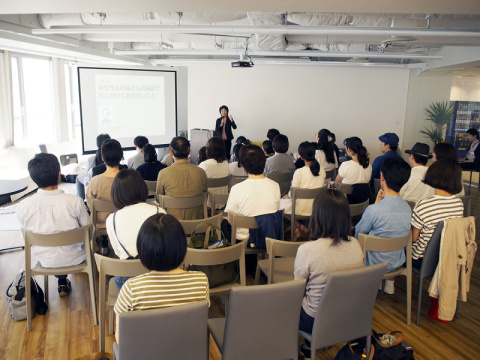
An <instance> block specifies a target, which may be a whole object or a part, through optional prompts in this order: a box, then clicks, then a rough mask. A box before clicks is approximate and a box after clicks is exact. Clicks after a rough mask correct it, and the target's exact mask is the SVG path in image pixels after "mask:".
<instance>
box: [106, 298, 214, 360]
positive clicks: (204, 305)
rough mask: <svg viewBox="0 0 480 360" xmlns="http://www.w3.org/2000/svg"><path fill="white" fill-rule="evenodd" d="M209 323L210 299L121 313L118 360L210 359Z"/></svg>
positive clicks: (116, 356) (115, 353)
mask: <svg viewBox="0 0 480 360" xmlns="http://www.w3.org/2000/svg"><path fill="white" fill-rule="evenodd" d="M207 320H208V302H207V301H206V300H203V301H197V302H193V303H190V304H185V305H179V306H172V307H169V308H163V309H153V310H144V311H131V312H127V313H123V314H120V316H119V317H118V326H119V334H118V336H119V338H118V344H116V343H115V344H114V355H115V359H117V360H123V359H127V360H128V359H142V360H148V359H152V360H153V359H158V358H159V357H160V354H161V358H162V359H165V360H168V359H171V360H176V359H194V360H196V359H198V360H207V359H208V341H209V339H208V329H207ZM161 324H163V325H161ZM166 324H168V326H167V325H166Z"/></svg>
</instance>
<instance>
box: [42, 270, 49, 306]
mask: <svg viewBox="0 0 480 360" xmlns="http://www.w3.org/2000/svg"><path fill="white" fill-rule="evenodd" d="M43 292H44V293H45V302H46V303H48V275H43Z"/></svg>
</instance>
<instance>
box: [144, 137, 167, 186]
mask: <svg viewBox="0 0 480 360" xmlns="http://www.w3.org/2000/svg"><path fill="white" fill-rule="evenodd" d="M142 151H143V159H144V160H145V163H143V164H142V165H140V166H139V167H137V171H138V172H139V173H140V175H141V176H142V178H143V180H147V181H157V178H158V173H159V172H160V170H162V169H165V168H166V167H167V165H164V164H162V163H161V162H160V161H158V158H157V152H156V151H155V148H154V147H153V145H152V144H146V145H145V146H144V147H143V149H142Z"/></svg>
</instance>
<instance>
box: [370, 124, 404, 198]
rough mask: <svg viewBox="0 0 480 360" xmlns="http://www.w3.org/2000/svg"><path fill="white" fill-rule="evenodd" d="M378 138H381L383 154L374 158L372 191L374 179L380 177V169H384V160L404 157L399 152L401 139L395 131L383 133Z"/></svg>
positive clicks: (371, 181)
mask: <svg viewBox="0 0 480 360" xmlns="http://www.w3.org/2000/svg"><path fill="white" fill-rule="evenodd" d="M378 140H380V151H381V152H382V153H383V155H380V156H378V157H376V158H375V160H373V164H372V178H371V179H370V187H371V189H372V191H373V190H374V179H380V171H381V170H382V165H383V162H384V161H385V160H386V159H388V158H390V157H396V158H402V157H401V156H400V155H399V154H398V153H397V148H398V142H399V141H400V139H399V138H398V136H397V134H395V133H385V134H383V135H381V136H380V137H379V138H378Z"/></svg>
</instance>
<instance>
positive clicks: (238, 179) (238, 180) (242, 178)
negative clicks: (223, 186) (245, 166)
mask: <svg viewBox="0 0 480 360" xmlns="http://www.w3.org/2000/svg"><path fill="white" fill-rule="evenodd" d="M247 179H248V176H235V175H231V176H230V185H229V186H230V189H231V188H232V186H234V185H237V184H239V183H241V182H242V181H245V180H247Z"/></svg>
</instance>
